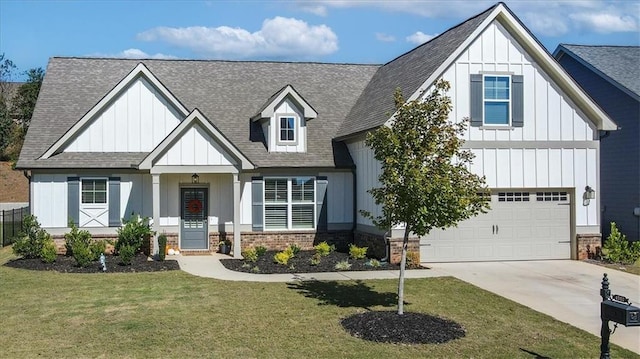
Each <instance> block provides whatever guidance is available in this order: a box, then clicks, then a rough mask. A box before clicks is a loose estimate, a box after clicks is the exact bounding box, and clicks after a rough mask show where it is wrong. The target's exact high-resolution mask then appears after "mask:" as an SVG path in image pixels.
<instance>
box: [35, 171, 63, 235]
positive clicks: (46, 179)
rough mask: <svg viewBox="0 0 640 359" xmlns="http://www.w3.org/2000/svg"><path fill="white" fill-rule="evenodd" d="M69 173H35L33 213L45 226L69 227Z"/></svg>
mask: <svg viewBox="0 0 640 359" xmlns="http://www.w3.org/2000/svg"><path fill="white" fill-rule="evenodd" d="M67 177H68V176H67V175H62V174H33V176H32V177H31V213H32V214H33V215H35V216H36V217H37V218H38V222H40V225H41V226H42V227H44V228H65V227H67V220H68V219H67Z"/></svg>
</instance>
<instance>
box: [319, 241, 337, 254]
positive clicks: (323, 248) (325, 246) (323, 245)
mask: <svg viewBox="0 0 640 359" xmlns="http://www.w3.org/2000/svg"><path fill="white" fill-rule="evenodd" d="M313 249H315V250H316V253H317V254H320V255H321V256H323V257H326V256H328V255H329V254H330V253H331V252H333V251H335V250H336V246H334V245H329V243H327V242H320V243H318V244H316V245H315V246H313Z"/></svg>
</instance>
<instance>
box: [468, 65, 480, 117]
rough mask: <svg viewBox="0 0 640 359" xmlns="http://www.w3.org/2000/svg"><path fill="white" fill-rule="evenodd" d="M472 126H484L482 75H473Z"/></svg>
mask: <svg viewBox="0 0 640 359" xmlns="http://www.w3.org/2000/svg"><path fill="white" fill-rule="evenodd" d="M470 124H471V126H473V127H480V126H482V75H480V74H472V75H471V122H470Z"/></svg>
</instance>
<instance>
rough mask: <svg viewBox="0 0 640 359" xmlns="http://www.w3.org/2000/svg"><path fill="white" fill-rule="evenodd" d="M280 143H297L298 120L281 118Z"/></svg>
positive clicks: (293, 117)
mask: <svg viewBox="0 0 640 359" xmlns="http://www.w3.org/2000/svg"><path fill="white" fill-rule="evenodd" d="M279 119H280V121H279V122H280V128H279V133H280V137H279V142H281V143H282V144H295V143H296V118H295V116H279Z"/></svg>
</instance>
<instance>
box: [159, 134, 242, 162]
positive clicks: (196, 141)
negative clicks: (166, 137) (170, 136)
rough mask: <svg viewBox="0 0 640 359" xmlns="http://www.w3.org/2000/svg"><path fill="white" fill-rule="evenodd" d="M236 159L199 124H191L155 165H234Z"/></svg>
mask: <svg viewBox="0 0 640 359" xmlns="http://www.w3.org/2000/svg"><path fill="white" fill-rule="evenodd" d="M234 164H236V161H235V160H234V159H233V157H231V156H230V155H229V154H228V153H227V152H226V151H225V150H223V149H222V147H220V145H219V144H218V142H217V141H216V140H214V139H213V138H212V137H211V135H209V133H208V132H207V131H205V130H204V129H203V128H202V127H201V126H200V125H199V124H195V125H193V126H191V127H190V128H189V129H188V130H187V131H186V132H185V133H184V134H183V135H182V136H181V137H180V139H179V140H178V141H177V142H176V143H174V144H173V145H172V146H171V148H169V149H168V150H167V152H166V153H165V154H164V155H163V156H162V157H161V158H160V159H159V160H158V161H157V162H156V163H154V165H161V166H162V165H164V166H184V165H191V166H198V165H203V166H204V165H213V166H218V165H234Z"/></svg>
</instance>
